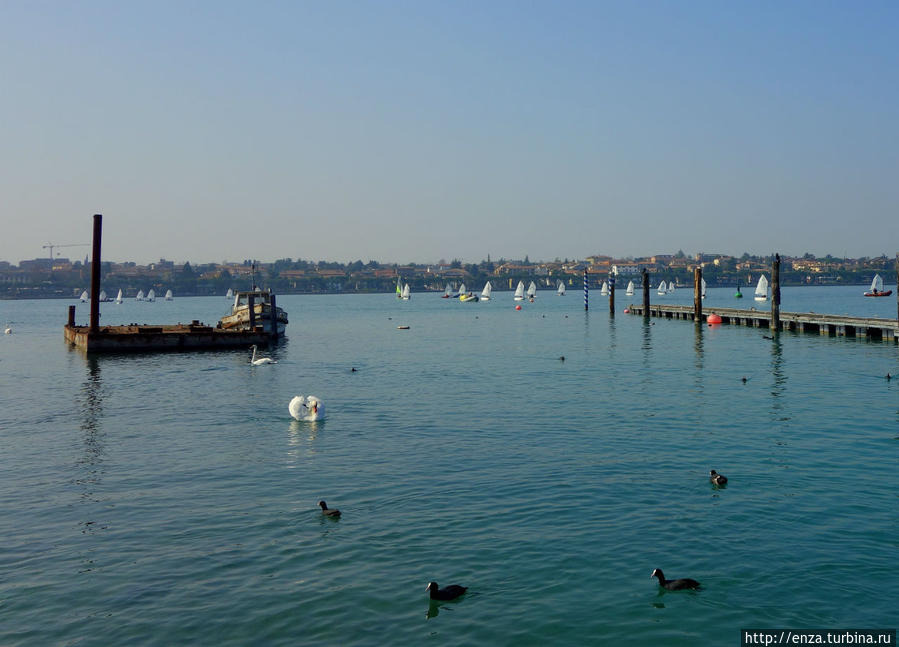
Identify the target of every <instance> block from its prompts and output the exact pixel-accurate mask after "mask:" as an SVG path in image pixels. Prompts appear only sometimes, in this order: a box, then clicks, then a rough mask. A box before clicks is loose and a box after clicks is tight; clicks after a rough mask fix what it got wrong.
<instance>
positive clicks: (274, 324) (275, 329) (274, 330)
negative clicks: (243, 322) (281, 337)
mask: <svg viewBox="0 0 899 647" xmlns="http://www.w3.org/2000/svg"><path fill="white" fill-rule="evenodd" d="M269 299H271V302H272V303H271V305H272V314H271V324H272V325H271V336H272V341H275V340H276V339H278V307H277V303H276V302H275V295H274V294H272V295H271V296H270V297H269Z"/></svg>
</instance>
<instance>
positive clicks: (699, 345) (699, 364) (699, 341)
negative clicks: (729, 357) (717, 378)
mask: <svg viewBox="0 0 899 647" xmlns="http://www.w3.org/2000/svg"><path fill="white" fill-rule="evenodd" d="M704 335H705V327H704V326H703V325H702V322H701V321H699V322H697V323H696V324H695V325H694V326H693V351H694V360H693V366H694V367H695V368H696V375H695V376H694V379H693V384H694V387H695V390H696V393H698V394H699V395H702V394H703V392H704V390H705V388H704V386H703V385H704V382H703V370H704V368H705V364H704V361H703V359H704V357H705V338H704Z"/></svg>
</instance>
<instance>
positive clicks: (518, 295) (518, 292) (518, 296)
mask: <svg viewBox="0 0 899 647" xmlns="http://www.w3.org/2000/svg"><path fill="white" fill-rule="evenodd" d="M514 299H515V300H516V301H524V281H519V282H518V287H517V288H515V296H514Z"/></svg>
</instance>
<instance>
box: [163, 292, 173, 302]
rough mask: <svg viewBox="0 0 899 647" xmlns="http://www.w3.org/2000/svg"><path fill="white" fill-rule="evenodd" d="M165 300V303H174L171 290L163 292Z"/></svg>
mask: <svg viewBox="0 0 899 647" xmlns="http://www.w3.org/2000/svg"><path fill="white" fill-rule="evenodd" d="M165 300H166V301H174V300H175V296H174V295H173V294H172V291H171V290H166V291H165Z"/></svg>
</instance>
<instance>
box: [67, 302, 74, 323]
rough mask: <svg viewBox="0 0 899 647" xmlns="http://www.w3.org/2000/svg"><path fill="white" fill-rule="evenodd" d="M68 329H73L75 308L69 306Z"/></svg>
mask: <svg viewBox="0 0 899 647" xmlns="http://www.w3.org/2000/svg"><path fill="white" fill-rule="evenodd" d="M68 326H69V328H73V327H74V326H75V306H69V323H68Z"/></svg>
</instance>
